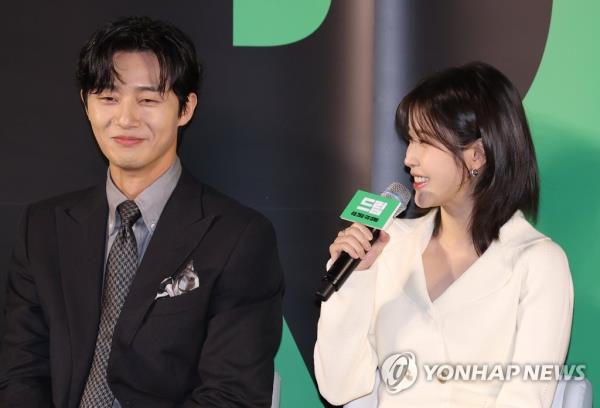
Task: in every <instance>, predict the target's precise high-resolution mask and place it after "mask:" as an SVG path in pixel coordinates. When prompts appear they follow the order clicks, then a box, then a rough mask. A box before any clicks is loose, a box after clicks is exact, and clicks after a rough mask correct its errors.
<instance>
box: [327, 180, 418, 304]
mask: <svg viewBox="0 0 600 408" xmlns="http://www.w3.org/2000/svg"><path fill="white" fill-rule="evenodd" d="M410 197H411V193H410V190H409V189H408V188H407V187H406V186H404V185H403V184H401V183H398V182H394V183H392V184H390V185H389V186H388V187H387V188H386V189H385V190H384V191H383V193H381V195H377V194H373V193H369V192H367V191H363V190H358V191H357V192H356V194H354V197H352V199H351V200H350V203H348V205H347V206H346V208H345V209H344V211H343V212H342V214H341V216H340V218H342V219H344V220H346V221H350V222H357V223H360V224H363V225H365V226H366V227H368V228H369V230H370V231H371V232H372V233H373V239H372V240H371V242H374V241H376V240H377V238H378V237H379V232H380V231H381V230H383V229H386V228H387V226H388V225H390V224H391V223H392V221H393V220H394V218H396V216H397V215H398V214H400V213H402V212H403V211H404V210H406V207H407V206H408V202H409V201H410ZM359 263H360V258H357V259H354V258H352V257H351V256H350V255H349V254H347V253H346V252H342V253H341V254H340V256H339V257H338V259H336V260H335V262H334V263H333V265H331V268H329V270H328V271H327V273H325V275H324V276H323V278H322V285H321V289H320V290H318V291H317V297H318V298H319V299H320V300H321V301H323V302H326V301H327V299H329V297H330V296H331V295H332V294H333V292H335V291H337V290H339V289H340V288H341V287H342V285H343V284H344V282H345V281H346V279H348V276H350V274H351V273H352V271H354V269H356V266H357V265H358V264H359Z"/></svg>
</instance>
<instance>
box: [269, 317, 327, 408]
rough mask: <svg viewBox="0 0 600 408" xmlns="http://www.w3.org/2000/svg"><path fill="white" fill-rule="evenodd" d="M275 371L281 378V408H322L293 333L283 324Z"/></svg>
mask: <svg viewBox="0 0 600 408" xmlns="http://www.w3.org/2000/svg"><path fill="white" fill-rule="evenodd" d="M275 369H276V370H277V372H278V373H279V376H280V377H281V400H280V402H279V406H280V407H281V408H307V407H310V408H313V407H322V406H323V404H322V403H321V400H320V399H319V393H318V391H317V389H316V387H315V384H314V383H313V380H312V378H311V376H310V374H309V371H308V367H306V364H304V360H303V359H302V355H300V351H299V350H298V346H297V345H296V342H295V341H294V337H292V333H291V332H290V329H289V328H288V326H287V323H285V322H284V324H283V337H282V339H281V345H280V346H279V352H278V353H277V356H276V357H275Z"/></svg>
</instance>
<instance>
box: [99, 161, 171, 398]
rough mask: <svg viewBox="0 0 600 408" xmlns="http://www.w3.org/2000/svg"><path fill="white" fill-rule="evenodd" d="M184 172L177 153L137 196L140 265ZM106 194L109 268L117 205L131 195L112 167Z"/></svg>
mask: <svg viewBox="0 0 600 408" xmlns="http://www.w3.org/2000/svg"><path fill="white" fill-rule="evenodd" d="M180 175H181V162H180V161H179V157H176V158H175V161H174V162H173V164H172V165H171V167H169V168H168V169H167V171H165V172H164V173H163V174H162V175H161V176H160V177H159V178H157V179H156V180H155V181H154V183H152V184H151V185H149V186H148V187H147V188H146V189H145V190H144V191H142V192H141V193H140V194H139V195H138V196H137V197H136V198H135V199H134V200H133V201H135V203H136V204H137V206H138V207H139V209H140V212H141V214H142V215H141V217H140V218H139V219H138V220H137V221H136V223H135V224H133V233H134V235H135V240H136V243H137V251H138V265H139V264H140V263H141V261H142V258H143V257H144V253H145V252H146V248H147V247H148V243H149V242H150V239H151V238H152V234H153V233H154V230H155V229H156V225H157V224H158V220H159V218H160V214H161V213H162V210H163V208H164V207H165V204H166V203H167V201H168V200H169V197H171V193H172V192H173V190H174V189H175V186H176V185H177V182H178V181H179V176H180ZM106 198H107V200H108V228H107V229H106V231H107V234H106V253H105V254H104V269H106V260H107V259H108V253H109V251H110V247H111V246H112V244H113V242H114V240H115V238H116V236H117V233H118V232H119V228H120V227H121V216H120V215H119V212H118V211H117V207H118V206H119V204H121V203H122V202H123V201H127V199H128V198H127V197H126V196H125V195H124V194H123V193H122V192H121V191H120V190H119V189H118V188H117V186H115V184H114V183H113V181H112V179H111V177H110V170H109V171H108V172H107V176H106ZM113 408H121V405H120V404H119V401H117V400H116V399H115V401H114V403H113Z"/></svg>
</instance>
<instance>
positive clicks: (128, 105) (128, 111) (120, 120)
mask: <svg viewBox="0 0 600 408" xmlns="http://www.w3.org/2000/svg"><path fill="white" fill-rule="evenodd" d="M116 119H117V124H118V125H119V126H121V127H123V128H131V127H136V126H137V125H138V124H139V110H138V106H137V103H135V101H127V100H124V101H122V103H121V104H120V109H119V111H118V114H117V118H116Z"/></svg>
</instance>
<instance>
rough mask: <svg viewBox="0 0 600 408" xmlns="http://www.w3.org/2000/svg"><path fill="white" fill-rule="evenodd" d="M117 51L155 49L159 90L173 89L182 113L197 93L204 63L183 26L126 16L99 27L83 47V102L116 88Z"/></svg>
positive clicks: (80, 67) (79, 72) (79, 76)
mask: <svg viewBox="0 0 600 408" xmlns="http://www.w3.org/2000/svg"><path fill="white" fill-rule="evenodd" d="M118 51H132V52H135V51H150V52H153V53H154V54H155V55H156V57H157V59H158V63H159V66H160V83H159V90H160V92H165V91H168V90H169V89H172V90H173V92H174V93H175V95H177V98H178V99H179V114H180V115H181V114H182V113H183V111H184V109H185V106H186V101H187V96H188V95H189V94H190V93H196V94H197V93H198V89H199V88H200V82H201V80H202V71H203V68H202V65H201V64H200V63H199V62H198V60H197V58H196V49H195V47H194V43H193V42H192V40H191V39H190V38H189V37H188V36H187V35H186V34H185V33H184V32H183V31H181V30H180V29H178V28H177V27H175V26H173V25H172V24H169V23H166V22H164V21H159V20H153V19H150V18H148V17H124V18H120V19H118V20H116V21H113V22H110V23H108V24H106V25H105V26H103V27H101V28H100V29H99V30H97V31H96V32H95V33H94V34H93V35H92V37H91V38H90V40H89V41H88V42H87V44H86V45H85V46H84V47H83V48H82V49H81V52H80V54H79V61H78V63H77V81H78V82H79V86H80V88H81V90H82V93H83V98H84V102H85V101H86V100H87V96H88V95H89V94H90V93H98V92H102V91H104V90H105V89H111V88H113V87H114V82H115V78H117V79H118V74H117V72H116V71H115V66H114V63H113V56H114V54H115V53H116V52H118Z"/></svg>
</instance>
